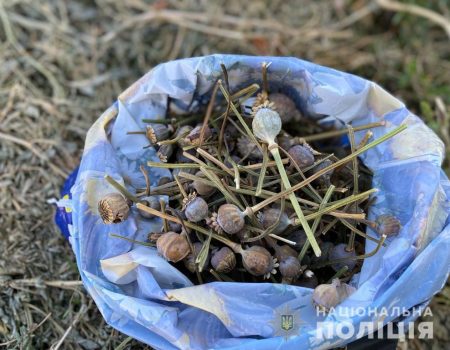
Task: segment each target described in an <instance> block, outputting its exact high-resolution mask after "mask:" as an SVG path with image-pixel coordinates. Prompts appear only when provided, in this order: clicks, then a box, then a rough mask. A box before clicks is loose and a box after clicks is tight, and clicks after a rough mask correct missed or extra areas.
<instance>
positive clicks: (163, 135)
mask: <svg viewBox="0 0 450 350" xmlns="http://www.w3.org/2000/svg"><path fill="white" fill-rule="evenodd" d="M169 133H170V132H169V128H168V127H167V126H165V125H163V124H150V125H147V129H146V132H145V134H146V135H147V138H148V139H149V140H150V142H151V143H152V144H156V143H157V142H159V141H163V140H167V138H168V137H169Z"/></svg>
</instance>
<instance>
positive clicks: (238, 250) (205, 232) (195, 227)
mask: <svg viewBox="0 0 450 350" xmlns="http://www.w3.org/2000/svg"><path fill="white" fill-rule="evenodd" d="M136 207H137V208H138V209H140V210H142V211H145V212H147V213H149V214H153V215H155V216H158V217H160V218H162V219H166V220H168V221H172V222H175V223H178V224H184V225H185V226H186V227H189V228H191V229H193V230H195V231H197V232H199V233H201V234H202V235H204V236H207V237H208V236H210V235H211V238H213V239H215V240H217V241H219V242H222V243H223V244H225V245H227V246H228V247H230V248H231V249H232V250H233V251H234V252H235V253H238V254H241V253H242V252H243V251H244V249H243V248H242V247H241V246H240V245H239V244H237V243H235V242H233V241H231V240H229V239H228V238H226V237H224V236H220V235H218V234H216V233H212V232H210V231H209V230H207V229H205V228H203V227H201V226H199V225H196V224H194V223H192V222H190V221H186V220H181V219H179V218H177V217H175V216H172V215H168V214H164V213H161V212H160V211H158V210H156V209H153V208H150V207H148V206H146V205H144V204H142V203H138V204H136Z"/></svg>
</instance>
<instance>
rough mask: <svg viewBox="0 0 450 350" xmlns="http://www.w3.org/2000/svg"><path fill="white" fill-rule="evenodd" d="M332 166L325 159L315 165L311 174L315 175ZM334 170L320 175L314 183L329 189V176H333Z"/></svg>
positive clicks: (330, 162)
mask: <svg viewBox="0 0 450 350" xmlns="http://www.w3.org/2000/svg"><path fill="white" fill-rule="evenodd" d="M331 164H333V162H332V161H331V160H329V159H325V160H324V161H323V162H321V163H319V164H317V165H316V166H315V167H314V168H313V169H312V172H313V173H317V172H319V171H320V170H322V169H325V168H326V167H328V166H330V165H331ZM333 172H334V169H331V170H329V171H327V172H326V173H325V174H322V175H321V176H319V177H318V178H317V179H316V182H317V183H318V184H319V185H320V186H322V187H330V185H331V176H332V175H333Z"/></svg>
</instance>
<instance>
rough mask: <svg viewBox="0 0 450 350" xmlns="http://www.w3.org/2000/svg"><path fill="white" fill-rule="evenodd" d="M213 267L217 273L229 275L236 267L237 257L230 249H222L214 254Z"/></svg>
mask: <svg viewBox="0 0 450 350" xmlns="http://www.w3.org/2000/svg"><path fill="white" fill-rule="evenodd" d="M211 266H212V267H213V268H214V270H216V271H217V272H221V273H229V272H231V271H232V270H233V269H234V268H235V267H236V255H235V254H234V252H233V251H232V250H231V249H230V248H228V247H222V248H220V249H219V250H216V251H215V252H213V255H212V258H211Z"/></svg>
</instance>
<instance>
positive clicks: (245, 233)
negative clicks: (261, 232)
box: [236, 228, 252, 242]
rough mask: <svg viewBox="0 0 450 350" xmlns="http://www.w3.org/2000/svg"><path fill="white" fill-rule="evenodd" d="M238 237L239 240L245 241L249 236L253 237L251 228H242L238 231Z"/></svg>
mask: <svg viewBox="0 0 450 350" xmlns="http://www.w3.org/2000/svg"><path fill="white" fill-rule="evenodd" d="M236 237H237V238H238V239H239V241H241V242H243V241H245V240H247V239H249V238H251V237H252V234H251V232H250V231H249V230H247V229H246V228H243V229H242V230H240V231H238V232H236Z"/></svg>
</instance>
